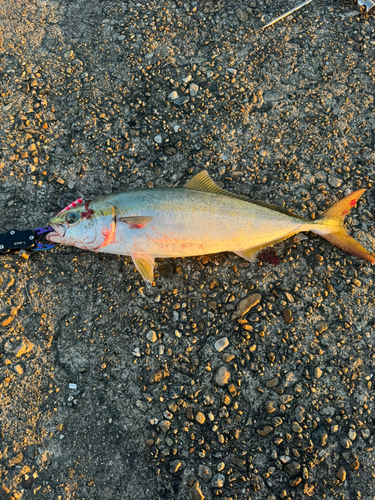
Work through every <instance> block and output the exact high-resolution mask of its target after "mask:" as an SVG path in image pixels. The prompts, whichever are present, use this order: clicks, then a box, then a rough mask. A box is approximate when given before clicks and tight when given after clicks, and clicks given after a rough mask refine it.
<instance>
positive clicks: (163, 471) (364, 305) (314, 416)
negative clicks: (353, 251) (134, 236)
mask: <svg viewBox="0 0 375 500" xmlns="http://www.w3.org/2000/svg"><path fill="white" fill-rule="evenodd" d="M297 3H298V2H297ZM294 5H296V2H290V1H288V0H279V1H278V2H271V1H270V0H265V1H256V0H249V1H248V0H242V1H241V2H240V1H239V2H235V1H233V2H229V1H224V0H198V1H186V2H182V1H180V0H165V1H163V2H157V1H155V0H144V1H140V2H132V1H124V2H122V3H118V2H117V1H116V0H113V1H109V0H103V1H100V0H90V1H84V0H73V1H68V0H60V1H53V0H44V1H42V0H8V1H5V2H2V3H1V5H0V47H1V53H0V88H1V97H2V99H1V114H0V131H1V132H0V141H1V143H0V182H1V186H2V187H1V191H0V206H1V210H2V212H1V219H0V226H1V228H0V230H2V231H5V230H9V229H10V228H12V227H17V228H19V229H22V228H26V227H29V228H30V227H38V226H40V225H43V224H45V223H46V222H47V221H48V220H49V218H50V217H51V216H52V215H54V214H55V213H57V212H58V211H59V210H61V208H63V207H64V206H66V205H67V204H68V203H69V202H71V201H73V200H74V199H76V198H78V197H79V196H82V197H84V198H91V197H93V196H95V195H98V194H101V193H103V192H106V193H110V192H114V191H119V190H124V189H128V188H129V189H132V188H145V189H152V188H153V187H157V186H163V185H170V184H173V185H182V184H183V183H185V182H186V181H187V180H189V179H190V178H191V177H192V176H193V175H194V174H196V173H198V172H199V171H200V170H202V169H204V168H205V169H207V170H208V171H209V173H210V175H211V176H212V177H213V178H214V179H215V181H216V182H219V183H221V185H222V186H223V187H225V189H227V190H229V191H233V192H235V193H238V194H244V195H248V196H250V197H252V198H256V199H260V200H263V201H267V202H271V203H275V204H278V205H279V206H282V207H284V208H287V209H290V210H293V211H295V213H298V214H300V215H303V216H306V217H315V216H317V215H318V214H319V213H321V212H322V211H324V210H325V209H326V208H327V207H328V206H330V205H331V204H332V203H334V202H335V201H337V200H338V199H340V198H341V197H342V196H344V195H346V194H348V193H349V192H350V191H352V190H355V189H358V188H369V190H368V191H367V192H366V194H365V196H364V198H363V199H362V200H361V201H360V203H359V205H358V207H357V208H356V209H355V210H354V211H353V213H352V214H351V216H349V217H348V227H349V228H350V231H351V233H352V234H354V235H355V237H356V238H358V239H359V240H360V241H361V242H362V243H363V244H364V245H365V246H366V247H367V248H368V249H370V250H372V251H373V252H374V251H375V232H374V228H373V221H374V215H373V214H374V204H375V195H374V190H372V189H371V188H372V187H373V185H374V182H375V172H374V167H373V165H374V158H375V152H374V138H375V136H374V133H375V132H374V131H375V118H374V111H375V110H374V84H375V66H374V64H373V61H374V58H375V30H374V26H375V24H374V23H375V19H374V18H367V19H366V18H364V17H361V16H360V15H358V13H357V12H356V11H355V10H353V6H352V4H351V2H349V0H341V1H339V0H327V1H324V2H323V1H322V0H314V1H313V2H312V3H311V4H310V5H309V6H307V7H304V8H303V9H301V10H300V11H298V12H297V13H295V15H294V16H292V17H289V18H288V19H285V20H283V21H281V22H280V23H278V24H276V25H274V26H273V27H271V28H269V29H267V30H265V31H261V30H260V28H261V26H262V25H263V24H265V23H266V22H269V21H270V20H272V19H273V18H274V17H276V16H278V15H280V14H281V13H283V12H285V11H287V10H289V9H290V8H291V7H292V6H294ZM275 252H276V253H277V255H278V257H279V258H277V257H276V253H275ZM275 252H268V253H266V254H264V255H263V256H262V260H261V261H260V262H259V263H257V264H251V265H250V264H249V263H248V262H245V261H244V260H241V259H240V258H239V257H237V256H235V255H234V254H220V255H213V256H212V255H210V256H204V257H200V258H191V259H169V260H168V259H165V260H160V261H159V262H158V266H157V268H156V279H155V283H156V284H155V286H154V287H153V288H152V290H148V289H146V287H144V283H143V282H142V280H141V278H140V276H139V274H138V273H137V272H135V269H134V266H133V264H132V262H131V259H130V258H126V259H125V266H124V259H123V258H120V257H117V256H108V255H103V254H101V255H99V254H94V253H89V252H83V251H80V250H78V249H74V248H69V247H58V248H55V249H54V250H52V251H49V252H46V253H43V254H42V253H39V254H32V255H30V256H29V258H28V259H24V258H22V257H21V256H19V255H18V254H17V253H13V254H7V255H4V256H2V257H1V268H0V297H1V303H0V325H1V327H0V328H1V337H0V373H1V376H0V382H1V395H0V401H1V407H0V409H1V420H0V425H1V428H0V483H1V487H0V499H1V500H10V499H19V498H21V497H22V498H23V499H24V500H28V499H56V500H65V499H79V500H83V499H85V500H97V499H98V500H99V499H100V500H107V499H124V500H125V499H126V500H127V499H131V500H133V499H138V498H142V499H144V500H151V499H168V500H172V499H173V500H180V499H181V500H182V499H184V500H185V499H187V498H190V499H192V500H202V499H203V498H206V499H213V498H215V497H219V498H222V499H226V500H229V499H243V500H250V499H252V500H264V499H267V500H276V499H278V498H281V499H294V498H295V499H300V498H311V499H315V500H318V499H319V500H320V499H323V498H324V499H327V500H329V499H334V498H335V499H336V498H337V499H341V500H344V499H345V500H354V499H355V500H356V499H374V498H375V486H374V484H375V481H374V479H375V467H374V465H375V455H374V450H373V446H374V411H375V408H374V392H373V385H372V384H373V381H372V377H373V373H374V359H375V344H374V329H375V318H374V304H375V299H374V271H373V269H372V268H371V266H370V265H369V264H368V263H366V262H362V261H359V260H357V259H356V258H354V257H351V256H350V255H347V254H345V253H344V252H342V251H341V250H339V249H335V248H333V247H332V246H331V245H330V244H329V243H328V242H326V241H323V240H321V239H319V238H318V237H314V236H313V235H308V236H307V238H306V239H304V240H302V241H300V242H299V243H297V242H294V241H292V240H288V241H286V242H284V243H283V244H280V245H278V246H277V247H276V248H275ZM277 260H278V263H277V264H276V262H277ZM273 264H276V265H273Z"/></svg>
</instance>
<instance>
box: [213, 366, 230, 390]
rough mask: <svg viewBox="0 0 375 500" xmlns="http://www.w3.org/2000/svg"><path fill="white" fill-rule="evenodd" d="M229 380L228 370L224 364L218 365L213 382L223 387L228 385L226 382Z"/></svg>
mask: <svg viewBox="0 0 375 500" xmlns="http://www.w3.org/2000/svg"><path fill="white" fill-rule="evenodd" d="M229 380H230V371H229V370H228V368H227V367H226V366H225V365H221V366H219V367H218V368H217V369H216V371H215V375H214V381H215V384H216V385H218V386H219V387H224V386H225V385H228V382H229Z"/></svg>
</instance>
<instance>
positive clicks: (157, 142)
mask: <svg viewBox="0 0 375 500" xmlns="http://www.w3.org/2000/svg"><path fill="white" fill-rule="evenodd" d="M154 141H155V142H156V144H161V143H162V142H163V138H162V136H161V135H160V134H158V135H155V137H154Z"/></svg>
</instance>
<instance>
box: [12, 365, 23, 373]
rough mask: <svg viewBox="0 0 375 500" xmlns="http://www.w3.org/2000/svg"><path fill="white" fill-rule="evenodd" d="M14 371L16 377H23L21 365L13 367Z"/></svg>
mask: <svg viewBox="0 0 375 500" xmlns="http://www.w3.org/2000/svg"><path fill="white" fill-rule="evenodd" d="M14 371H15V372H16V373H18V375H23V367H22V365H15V366H14Z"/></svg>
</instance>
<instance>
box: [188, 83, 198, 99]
mask: <svg viewBox="0 0 375 500" xmlns="http://www.w3.org/2000/svg"><path fill="white" fill-rule="evenodd" d="M198 91H199V85H197V84H196V83H191V84H190V87H189V92H190V95H191V97H195V96H196V95H198Z"/></svg>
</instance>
